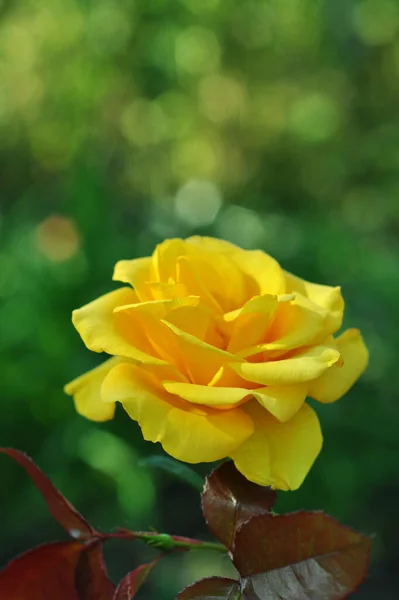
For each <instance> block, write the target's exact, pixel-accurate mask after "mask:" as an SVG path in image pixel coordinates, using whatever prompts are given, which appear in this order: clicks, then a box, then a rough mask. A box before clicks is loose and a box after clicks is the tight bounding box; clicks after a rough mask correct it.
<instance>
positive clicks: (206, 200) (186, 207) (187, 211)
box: [175, 179, 222, 227]
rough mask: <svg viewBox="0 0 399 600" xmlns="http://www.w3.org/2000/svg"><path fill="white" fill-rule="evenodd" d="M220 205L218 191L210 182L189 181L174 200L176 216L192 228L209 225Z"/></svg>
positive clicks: (220, 198) (220, 199)
mask: <svg viewBox="0 0 399 600" xmlns="http://www.w3.org/2000/svg"><path fill="white" fill-rule="evenodd" d="M221 205H222V197H221V195H220V192H219V189H218V188H217V187H216V185H215V184H214V183H212V182H211V181H201V180H196V179H194V180H191V181H189V182H188V183H186V184H185V185H183V187H181V188H180V189H179V191H178V192H177V194H176V198H175V212H176V215H177V216H178V217H179V219H181V220H182V221H184V222H185V223H187V224H188V225H192V226H193V227H203V226H206V225H211V223H213V221H214V220H215V218H216V216H217V214H218V212H219V210H220V207H221Z"/></svg>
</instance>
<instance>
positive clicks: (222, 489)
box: [202, 462, 276, 549]
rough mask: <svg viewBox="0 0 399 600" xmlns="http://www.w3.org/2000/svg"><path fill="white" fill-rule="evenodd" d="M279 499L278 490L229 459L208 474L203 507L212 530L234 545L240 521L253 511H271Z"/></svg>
mask: <svg viewBox="0 0 399 600" xmlns="http://www.w3.org/2000/svg"><path fill="white" fill-rule="evenodd" d="M275 501H276V492H274V491H273V490H271V489H270V488H266V487H261V486H260V485H256V484H255V483H251V482H250V481H247V479H245V477H244V476H243V475H241V473H239V472H238V471H237V469H236V468H235V466H234V463H233V462H227V463H224V464H223V465H221V467H219V468H218V469H216V470H215V471H213V472H212V473H211V475H210V476H209V477H207V479H206V481H205V487H204V491H203V493H202V511H203V513H204V516H205V520H206V522H207V524H208V527H209V529H210V530H211V531H212V533H213V534H214V535H215V536H216V537H217V538H219V540H220V541H221V542H222V543H223V544H225V545H226V546H227V547H228V548H230V549H231V548H232V546H233V541H234V534H235V532H236V530H237V529H238V528H239V527H240V525H241V524H242V523H243V522H244V521H246V520H247V519H249V518H250V517H252V516H253V515H260V514H268V513H269V512H270V509H271V508H272V506H273V504H274V503H275Z"/></svg>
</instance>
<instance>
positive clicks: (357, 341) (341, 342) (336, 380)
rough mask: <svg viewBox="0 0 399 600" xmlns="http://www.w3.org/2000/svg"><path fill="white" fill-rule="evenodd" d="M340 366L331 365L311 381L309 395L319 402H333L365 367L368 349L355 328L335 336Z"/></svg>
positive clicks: (346, 389)
mask: <svg viewBox="0 0 399 600" xmlns="http://www.w3.org/2000/svg"><path fill="white" fill-rule="evenodd" d="M335 341H336V343H337V348H338V350H339V352H340V353H341V356H342V359H343V364H342V366H340V367H338V366H333V367H331V369H329V370H328V371H326V372H325V373H324V374H323V375H322V376H321V377H320V378H319V379H316V380H315V381H312V383H311V384H310V387H309V396H310V397H311V398H314V399H315V400H319V402H325V403H327V402H335V400H338V399H339V398H341V396H343V395H344V394H346V392H347V391H348V390H349V388H351V387H352V385H353V384H354V383H355V381H356V380H357V379H358V378H359V377H360V375H361V374H362V373H363V371H364V370H365V369H366V367H367V363H368V350H367V348H366V345H365V343H364V341H363V338H362V336H361V334H360V332H359V330H357V329H347V330H346V331H345V332H344V333H342V334H341V335H340V336H339V337H337V338H336V340H335Z"/></svg>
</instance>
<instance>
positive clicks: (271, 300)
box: [224, 294, 278, 354]
mask: <svg viewBox="0 0 399 600" xmlns="http://www.w3.org/2000/svg"><path fill="white" fill-rule="evenodd" d="M277 306H278V299H277V296H271V295H270V294H264V295H263V296H255V297H254V298H251V300H249V301H248V302H247V303H246V304H245V305H244V306H243V307H242V309H241V310H239V311H238V314H236V315H234V313H236V312H237V311H234V313H227V315H224V321H227V322H228V321H229V320H230V319H231V317H233V316H235V318H234V320H232V322H231V326H230V333H231V337H230V341H229V345H228V346H227V350H228V352H231V353H233V354H235V353H237V352H240V351H241V350H243V349H246V348H248V347H251V346H254V345H256V344H258V343H259V342H260V341H261V340H262V339H264V337H265V334H266V331H267V328H268V325H269V324H270V322H271V320H272V318H273V316H274V314H275V312H276V309H277Z"/></svg>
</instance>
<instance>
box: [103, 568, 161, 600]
mask: <svg viewBox="0 0 399 600" xmlns="http://www.w3.org/2000/svg"><path fill="white" fill-rule="evenodd" d="M156 562H157V560H154V561H153V562H152V563H148V564H144V565H140V566H139V567H137V569H134V571H131V572H130V573H128V574H127V575H126V577H124V578H123V579H122V581H121V582H120V584H119V585H118V587H117V589H116V591H115V594H114V597H113V600H131V598H133V597H134V596H135V594H136V592H137V591H138V590H139V589H140V588H141V586H142V585H143V583H144V581H145V580H146V578H147V575H148V574H149V572H150V571H151V569H152V568H153V567H154V566H155V564H156Z"/></svg>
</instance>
